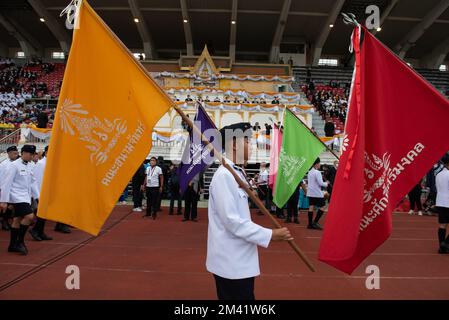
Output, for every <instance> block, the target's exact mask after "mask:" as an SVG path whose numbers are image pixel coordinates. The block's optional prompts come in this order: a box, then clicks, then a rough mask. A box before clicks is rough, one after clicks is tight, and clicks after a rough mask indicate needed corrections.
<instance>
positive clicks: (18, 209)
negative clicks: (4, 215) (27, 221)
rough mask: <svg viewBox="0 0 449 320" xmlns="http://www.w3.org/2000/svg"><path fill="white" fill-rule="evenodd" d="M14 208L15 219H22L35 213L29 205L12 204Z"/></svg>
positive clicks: (22, 203) (23, 203)
mask: <svg viewBox="0 0 449 320" xmlns="http://www.w3.org/2000/svg"><path fill="white" fill-rule="evenodd" d="M12 206H13V207H14V213H13V217H16V218H20V217H24V216H26V215H28V214H30V213H33V209H32V208H31V205H30V204H29V203H26V202H21V203H12Z"/></svg>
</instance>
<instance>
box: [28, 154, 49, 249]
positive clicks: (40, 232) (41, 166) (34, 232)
mask: <svg viewBox="0 0 449 320" xmlns="http://www.w3.org/2000/svg"><path fill="white" fill-rule="evenodd" d="M47 152H48V146H46V147H45V150H44V153H43V155H42V159H41V160H39V161H38V162H37V163H36V166H35V167H34V170H33V174H34V178H35V179H36V184H37V189H38V190H39V191H40V190H41V188H42V180H43V178H44V170H45V165H46V163H47V156H46V155H47ZM45 222H46V220H45V219H42V218H39V217H38V218H37V220H36V223H35V224H34V227H33V229H31V230H30V234H31V236H32V237H33V239H34V240H36V241H42V240H53V238H51V237H49V236H48V235H46V234H45V232H44V228H45Z"/></svg>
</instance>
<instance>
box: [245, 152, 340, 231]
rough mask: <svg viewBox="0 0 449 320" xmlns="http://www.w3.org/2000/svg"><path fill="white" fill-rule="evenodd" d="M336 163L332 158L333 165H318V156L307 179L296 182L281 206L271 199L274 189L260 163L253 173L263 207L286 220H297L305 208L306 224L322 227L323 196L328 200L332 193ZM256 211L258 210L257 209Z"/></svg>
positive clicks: (324, 204)
mask: <svg viewBox="0 0 449 320" xmlns="http://www.w3.org/2000/svg"><path fill="white" fill-rule="evenodd" d="M337 166H338V161H335V162H334V165H333V166H332V165H321V161H320V159H319V158H318V159H316V160H315V162H314V164H313V166H312V168H311V169H310V171H309V172H308V174H307V177H306V179H304V180H301V181H300V182H299V184H298V186H297V188H296V190H295V192H293V194H292V195H291V197H290V198H289V200H288V201H287V204H286V206H284V207H283V208H279V207H277V206H276V205H275V204H274V203H273V190H272V188H270V187H269V183H268V180H269V167H268V165H267V164H266V163H265V162H262V163H261V164H260V170H259V173H257V174H256V175H255V179H254V180H255V181H254V183H253V187H254V189H257V191H258V196H259V198H260V199H262V200H263V201H264V204H265V207H266V208H268V209H270V211H271V212H272V213H274V214H276V216H277V217H278V218H279V219H285V223H296V224H299V219H298V215H299V211H300V210H307V211H308V225H307V228H308V229H316V230H322V227H321V225H320V224H319V221H320V219H321V217H322V216H323V213H324V211H323V208H324V207H325V206H326V199H328V200H330V195H331V194H332V185H333V183H334V180H335V176H336V172H337V170H336V167H337ZM321 171H322V172H321ZM323 178H324V179H323ZM323 190H325V192H323ZM284 209H287V215H284ZM258 213H259V214H261V212H260V211H259V212H258Z"/></svg>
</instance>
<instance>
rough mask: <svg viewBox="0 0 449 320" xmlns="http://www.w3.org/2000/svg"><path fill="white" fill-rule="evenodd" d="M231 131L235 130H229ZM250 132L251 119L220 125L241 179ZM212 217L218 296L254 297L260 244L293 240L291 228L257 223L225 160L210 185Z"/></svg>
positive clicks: (211, 263)
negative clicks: (244, 121)
mask: <svg viewBox="0 0 449 320" xmlns="http://www.w3.org/2000/svg"><path fill="white" fill-rule="evenodd" d="M228 130H229V131H233V130H236V131H234V132H235V134H231V135H230V134H229V131H228ZM248 131H251V124H249V123H237V124H234V125H230V126H227V127H224V128H223V129H222V130H221V133H222V137H223V138H222V139H223V142H224V143H223V144H224V145H225V146H226V158H225V161H226V162H227V163H228V164H229V166H230V167H231V168H232V170H234V172H235V173H236V174H237V175H238V176H240V178H241V180H242V181H246V173H245V171H244V170H243V169H242V168H240V167H238V166H237V165H235V163H238V164H244V163H245V162H246V161H247V160H248V159H249V155H250V143H249V137H251V133H249V134H248ZM245 132H246V133H245ZM227 133H228V134H227ZM239 155H240V156H239ZM208 217H209V226H208V233H207V258H206V268H207V270H208V271H209V272H211V273H212V274H213V276H214V278H215V284H216V289H217V296H218V299H220V300H254V299H255V298H254V278H255V277H256V276H258V275H259V274H260V269H259V257H258V252H257V246H262V247H265V248H266V247H268V245H269V243H270V241H271V240H291V239H292V236H291V234H290V232H289V231H288V230H287V229H286V228H281V229H273V230H272V229H268V228H264V227H262V226H260V225H258V224H255V223H254V222H252V221H251V215H250V210H249V205H248V195H247V194H246V192H245V191H244V190H243V189H242V188H240V187H239V185H238V183H237V182H236V180H235V179H234V177H233V175H232V174H231V172H229V171H228V170H227V169H226V168H225V166H223V165H221V166H220V167H219V168H218V169H217V171H216V172H215V174H214V176H213V178H212V181H211V184H210V187H209V205H208Z"/></svg>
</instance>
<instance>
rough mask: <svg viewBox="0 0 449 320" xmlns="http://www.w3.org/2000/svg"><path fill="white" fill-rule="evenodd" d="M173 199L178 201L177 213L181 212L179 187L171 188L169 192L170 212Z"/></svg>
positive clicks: (173, 204) (173, 203) (171, 211)
mask: <svg viewBox="0 0 449 320" xmlns="http://www.w3.org/2000/svg"><path fill="white" fill-rule="evenodd" d="M175 200H176V201H178V213H180V212H181V209H182V199H181V194H180V193H179V188H173V189H171V192H170V210H169V212H170V213H173V207H174V206H175Z"/></svg>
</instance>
